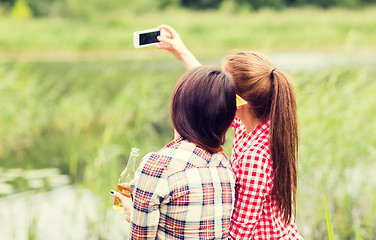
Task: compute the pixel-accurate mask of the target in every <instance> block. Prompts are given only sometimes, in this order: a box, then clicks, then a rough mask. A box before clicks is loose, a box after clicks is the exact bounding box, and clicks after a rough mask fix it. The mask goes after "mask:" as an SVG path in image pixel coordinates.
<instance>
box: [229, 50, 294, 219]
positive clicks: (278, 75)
mask: <svg viewBox="0 0 376 240" xmlns="http://www.w3.org/2000/svg"><path fill="white" fill-rule="evenodd" d="M224 68H225V69H226V71H228V72H229V73H230V74H231V75H232V77H233V79H234V81H235V86H236V93H237V94H238V95H239V96H241V97H242V98H244V99H245V100H247V101H248V103H249V105H250V107H251V111H252V112H253V114H254V115H255V116H256V118H258V119H267V118H269V119H270V140H269V145H270V146H269V148H270V153H271V158H272V162H273V178H274V179H273V183H274V186H273V194H274V196H275V200H276V202H277V207H278V210H279V213H280V214H281V216H282V217H283V220H284V223H285V224H286V225H287V224H288V223H289V222H290V221H291V219H292V215H293V207H294V206H295V196H296V189H297V162H298V123H297V106H296V99H295V90H294V87H293V86H292V84H291V81H290V79H289V77H288V76H287V75H286V74H285V73H283V72H282V71H279V70H278V69H276V68H275V66H274V65H273V63H272V62H271V61H270V60H269V59H268V58H267V57H265V56H264V55H262V54H261V53H258V52H237V53H234V54H233V55H230V56H229V57H227V59H226V61H225V65H224ZM291 201H293V204H291Z"/></svg>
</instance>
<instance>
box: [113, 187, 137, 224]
mask: <svg viewBox="0 0 376 240" xmlns="http://www.w3.org/2000/svg"><path fill="white" fill-rule="evenodd" d="M111 194H112V195H113V196H114V197H115V198H117V199H119V200H120V201H121V204H122V207H123V209H124V213H125V220H126V221H127V222H130V221H131V212H132V205H133V201H132V199H131V198H128V197H125V196H123V195H122V194H121V193H119V192H115V191H114V190H111Z"/></svg>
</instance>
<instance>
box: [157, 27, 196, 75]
mask: <svg viewBox="0 0 376 240" xmlns="http://www.w3.org/2000/svg"><path fill="white" fill-rule="evenodd" d="M159 29H164V30H166V36H165V37H162V36H159V37H158V40H159V41H160V43H158V44H157V45H155V47H156V48H159V49H165V50H167V51H169V52H170V53H172V55H174V56H175V58H176V59H178V60H179V61H181V62H182V63H183V64H184V66H185V67H186V69H187V70H189V69H191V68H194V67H197V66H201V63H200V62H199V61H198V60H197V59H196V57H195V56H194V55H193V54H192V53H191V52H190V51H189V50H188V48H187V47H186V46H185V45H184V43H183V41H182V40H181V38H180V36H179V34H178V33H177V32H176V31H175V30H174V29H173V28H172V27H170V26H168V25H161V26H160V27H159Z"/></svg>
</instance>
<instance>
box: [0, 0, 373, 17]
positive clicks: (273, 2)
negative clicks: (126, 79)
mask: <svg viewBox="0 0 376 240" xmlns="http://www.w3.org/2000/svg"><path fill="white" fill-rule="evenodd" d="M375 3H376V0H159V1H155V0H137V1H134V0H106V1H104V0H25V2H24V3H23V4H24V6H28V7H29V8H30V9H31V12H32V15H33V16H34V17H45V16H61V17H73V18H83V19H90V18H93V17H95V16H97V15H100V14H103V13H107V12H111V11H117V10H119V9H127V10H130V11H133V12H135V13H146V12H152V11H159V10H163V9H166V8H179V7H181V8H189V9H194V10H207V9H219V8H221V9H223V8H227V7H228V6H231V7H232V8H233V9H235V10H236V11H242V10H247V11H249V10H259V9H262V8H265V7H267V8H273V9H282V8H284V7H301V6H316V7H320V8H330V7H347V8H358V7H364V6H366V5H369V4H375ZM16 4H17V0H0V7H1V8H4V9H5V10H8V12H11V9H12V8H14V7H16ZM17 8H19V7H17ZM223 10H226V9H223Z"/></svg>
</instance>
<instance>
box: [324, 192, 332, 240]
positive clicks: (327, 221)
mask: <svg viewBox="0 0 376 240" xmlns="http://www.w3.org/2000/svg"><path fill="white" fill-rule="evenodd" d="M324 206H325V217H326V226H327V227H328V237H329V240H334V233H333V227H332V221H331V220H330V212H329V209H328V205H327V203H326V198H325V197H324Z"/></svg>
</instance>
